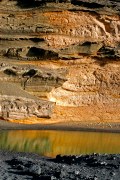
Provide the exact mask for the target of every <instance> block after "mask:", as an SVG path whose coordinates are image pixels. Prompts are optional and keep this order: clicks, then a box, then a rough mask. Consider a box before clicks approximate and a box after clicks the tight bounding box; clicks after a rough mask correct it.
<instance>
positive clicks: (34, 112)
mask: <svg viewBox="0 0 120 180" xmlns="http://www.w3.org/2000/svg"><path fill="white" fill-rule="evenodd" d="M0 85H1V86H0V117H2V119H5V120H11V119H24V118H28V117H33V116H37V117H45V118H46V117H47V118H49V117H50V116H51V110H52V106H53V103H51V102H46V101H44V100H38V99H37V98H36V97H34V96H32V95H30V94H29V93H27V92H25V91H23V90H22V89H21V88H19V87H17V86H15V85H14V84H12V83H7V84H6V83H3V82H1V83H0Z"/></svg>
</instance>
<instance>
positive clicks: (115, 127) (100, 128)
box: [0, 120, 120, 133]
mask: <svg viewBox="0 0 120 180" xmlns="http://www.w3.org/2000/svg"><path fill="white" fill-rule="evenodd" d="M0 130H56V131H88V132H106V133H120V123H113V124H112V125H111V126H110V125H109V124H108V123H104V124H103V125H98V124H94V123H92V125H91V124H85V123H84V124H80V123H79V124H75V123H70V124H69V123H68V124H67V123H54V124H19V123H13V122H8V121H3V120H0Z"/></svg>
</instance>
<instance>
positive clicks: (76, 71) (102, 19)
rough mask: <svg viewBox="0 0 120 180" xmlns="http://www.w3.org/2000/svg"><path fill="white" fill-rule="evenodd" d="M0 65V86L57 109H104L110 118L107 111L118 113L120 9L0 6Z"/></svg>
mask: <svg viewBox="0 0 120 180" xmlns="http://www.w3.org/2000/svg"><path fill="white" fill-rule="evenodd" d="M0 61H1V64H0V81H1V82H2V81H5V82H6V83H7V82H12V83H15V84H16V85H20V86H21V88H22V89H23V90H24V91H28V92H29V93H32V94H33V95H36V96H37V97H42V98H43V97H44V98H46V99H47V100H49V101H54V102H55V103H56V104H57V105H61V106H73V107H83V106H85V107H90V106H95V107H96V106H97V107H98V108H99V107H102V108H104V107H105V106H106V107H110V108H111V114H114V110H112V107H113V108H115V107H116V110H118V111H119V107H120V3H119V1H117V0H114V1H112V0H107V1H104V0H99V1H98V0H45V1H43V0H39V1H38V0H37V1H34V0H30V1H29V3H28V1H23V0H22V1H17V0H14V1H8V0H2V1H1V2H0ZM118 111H117V112H118ZM109 116H110V113H109Z"/></svg>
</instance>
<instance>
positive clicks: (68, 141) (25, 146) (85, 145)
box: [0, 130, 120, 157]
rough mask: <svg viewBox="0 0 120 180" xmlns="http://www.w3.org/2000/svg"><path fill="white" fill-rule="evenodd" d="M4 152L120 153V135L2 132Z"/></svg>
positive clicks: (71, 132) (45, 153) (46, 131)
mask: <svg viewBox="0 0 120 180" xmlns="http://www.w3.org/2000/svg"><path fill="white" fill-rule="evenodd" d="M0 149H4V150H12V151H19V152H33V153H38V154H40V155H43V156H49V157H55V156H56V155H57V154H61V155H72V154H76V155H79V154H91V153H109V154H110V153H112V154H114V153H120V133H103V132H80V131H53V130H13V131H12V130H10V131H1V132H0Z"/></svg>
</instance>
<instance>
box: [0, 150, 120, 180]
mask: <svg viewBox="0 0 120 180" xmlns="http://www.w3.org/2000/svg"><path fill="white" fill-rule="evenodd" d="M0 159H1V160H0V161H1V162H0V179H1V180H3V179H6V180H8V179H11V180H14V179H15V180H28V179H32V180H33V179H34V180H36V179H39V180H56V179H57V180H61V179H62V180H69V179H74V180H97V179H99V180H108V179H109V180H110V179H113V180H118V179H119V177H120V154H95V153H94V154H91V155H79V156H75V155H72V156H61V155H57V156H56V157H55V158H48V157H41V156H39V155H37V154H33V153H20V152H19V153H16V152H8V151H0Z"/></svg>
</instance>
